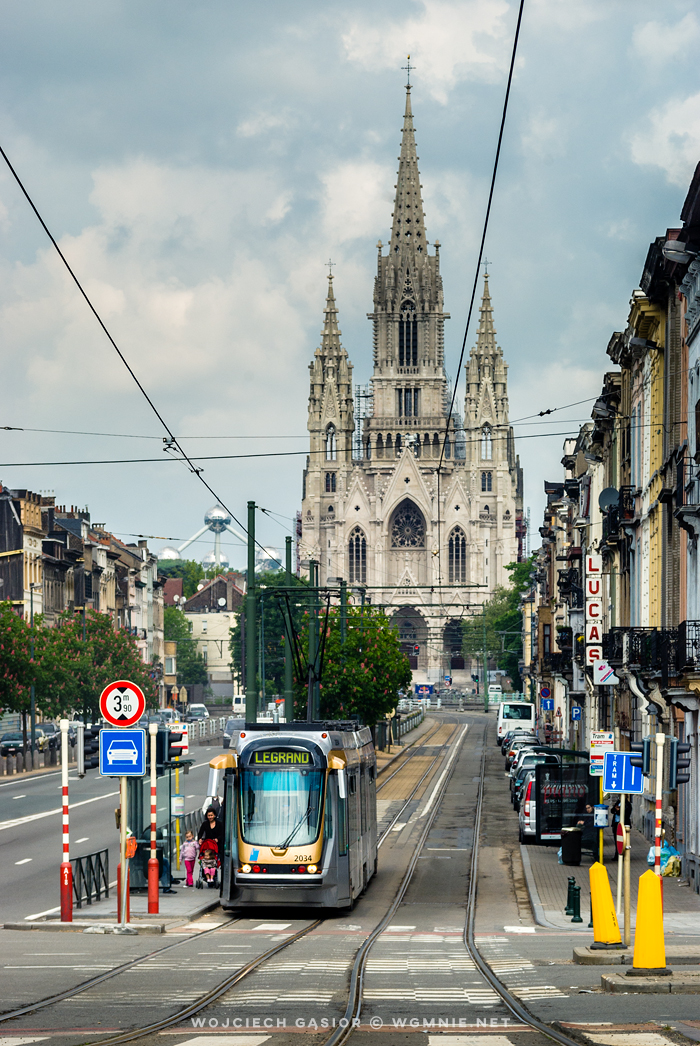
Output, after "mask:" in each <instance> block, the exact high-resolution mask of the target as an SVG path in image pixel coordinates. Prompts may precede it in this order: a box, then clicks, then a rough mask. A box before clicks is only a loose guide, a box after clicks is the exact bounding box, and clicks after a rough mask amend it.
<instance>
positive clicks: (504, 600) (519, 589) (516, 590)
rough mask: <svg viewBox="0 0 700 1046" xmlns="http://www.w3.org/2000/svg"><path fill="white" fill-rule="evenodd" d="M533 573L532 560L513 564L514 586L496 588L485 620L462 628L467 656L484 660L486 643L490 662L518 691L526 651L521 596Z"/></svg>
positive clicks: (478, 619)
mask: <svg viewBox="0 0 700 1046" xmlns="http://www.w3.org/2000/svg"><path fill="white" fill-rule="evenodd" d="M531 569H532V560H531V559H528V560H526V561H525V562H524V563H510V564H509V565H508V566H507V567H506V570H507V571H508V572H509V573H510V585H508V587H505V586H499V587H498V588H496V590H495V591H494V594H493V599H491V600H490V601H489V602H488V603H487V604H486V606H485V607H484V613H483V616H482V615H479V616H478V617H471V618H468V619H467V620H465V621H464V622H463V625H462V628H463V641H462V642H463V649H464V653H465V654H466V656H467V657H478V658H481V657H482V655H483V651H484V643H485V645H486V652H487V655H488V658H489V659H491V660H493V661H495V663H496V667H497V668H500V669H501V670H502V671H504V672H505V674H506V675H507V676H509V678H510V680H511V683H512V685H513V688H514V689H515V690H520V689H521V687H522V681H521V679H520V672H519V669H518V662H519V661H520V658H521V657H522V651H523V641H522V612H521V610H520V596H521V594H522V593H523V592H524V591H525V589H526V588H528V586H529V584H530V571H531ZM484 622H485V625H486V637H485V640H484Z"/></svg>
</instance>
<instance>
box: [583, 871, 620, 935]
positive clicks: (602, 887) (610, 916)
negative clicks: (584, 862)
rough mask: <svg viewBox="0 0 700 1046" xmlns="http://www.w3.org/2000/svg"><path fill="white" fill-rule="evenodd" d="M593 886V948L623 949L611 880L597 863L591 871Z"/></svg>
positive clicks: (589, 873)
mask: <svg viewBox="0 0 700 1046" xmlns="http://www.w3.org/2000/svg"><path fill="white" fill-rule="evenodd" d="M588 875H589V880H590V884H591V910H592V912H593V940H594V943H593V944H592V945H591V947H592V948H597V949H603V948H622V947H623V945H622V937H621V936H620V927H619V926H618V922H617V915H616V914H615V904H614V902H613V896H612V891H611V889H610V880H609V879H608V870H607V868H606V867H605V866H604V865H602V864H601V863H600V861H596V862H595V864H592V865H591V867H590V869H589V871H588Z"/></svg>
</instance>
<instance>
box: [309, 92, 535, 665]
mask: <svg viewBox="0 0 700 1046" xmlns="http://www.w3.org/2000/svg"><path fill="white" fill-rule="evenodd" d="M392 219H393V225H392V232H391V240H390V242H389V244H388V245H387V246H386V249H385V247H384V245H383V244H382V243H381V241H380V242H379V243H378V245H377V251H378V256H377V276H376V278H375V281H374V297H373V309H372V312H371V313H370V314H369V319H370V320H371V322H372V328H373V374H372V379H371V391H369V392H368V393H367V396H366V399H365V403H367V402H369V407H368V409H362V410H359V409H356V408H358V407H359V404H356V403H355V402H354V399H353V384H352V370H353V368H352V363H351V362H350V359H349V356H348V353H347V352H346V350H345V348H344V347H343V345H342V342H341V331H340V328H339V326H338V308H337V305H336V300H335V292H334V281H333V277H332V276H329V278H328V295H327V300H326V308H325V319H324V326H323V332H322V338H321V344H320V346H319V348H318V349H317V350H316V353H315V356H314V359H313V361H312V363H311V365H310V395H309V410H308V429H309V441H310V450H309V457H308V459H307V465H306V469H305V472H304V485H303V500H302V512H301V524H302V533H301V542H300V545H301V559H302V564H306V566H307V568H308V564H309V562H310V561H312V560H313V561H315V562H317V563H318V565H319V580H320V583H321V584H326V583H327V582H329V581H331V580H332V579H339V578H343V579H345V580H346V581H347V582H348V584H349V586H350V588H351V590H353V589H355V590H357V591H356V593H355V599H356V600H357V601H359V600H360V599H364V600H366V601H370V602H372V603H374V604H377V605H382V606H384V607H385V608H386V610H387V613H388V614H389V616H390V617H391V618H392V620H393V621H395V622H396V624H397V626H398V629H399V632H400V636H401V640H402V644H403V648H404V650H405V651H406V653H407V654H408V655H409V657H410V659H411V667H412V668H413V671H414V681H415V682H417V683H422V682H434V681H435V682H436V681H438V680H440V679H441V678H442V677H443V676H445V675H450V676H452V677H453V679H454V681H455V682H456V683H458V682H461V681H466V679H468V677H469V671H470V669H469V666H468V665H467V666H465V664H464V658H463V655H462V628H461V621H462V619H463V618H464V617H465V615H469V614H473V613H480V612H481V605H482V604H483V603H484V602H485V601H487V600H488V599H489V598H490V597H491V595H492V593H493V590H494V588H495V586H496V585H499V584H504V583H507V580H508V578H507V572H506V570H505V568H506V566H507V565H508V564H509V563H512V562H514V561H516V560H517V559H518V557H519V551H521V549H519V542H521V540H522V473H521V470H520V466H519V462H518V459H517V457H516V455H515V446H514V439H513V432H512V429H511V427H510V425H509V422H508V391H507V365H506V363H505V361H504V358H503V353H502V350H501V349H500V347H499V346H498V344H497V342H496V331H495V328H494V323H493V312H492V304H491V296H490V291H489V284H488V277H486V278H485V281H484V289H483V297H482V301H481V309H480V320H479V329H478V334H477V342H476V345H475V346H474V347H473V348H472V350H471V355H470V357H469V361H468V364H467V367H466V396H465V400H464V415H463V417H462V415H460V414H459V413H458V412H456V411H451V410H450V405H451V400H452V394H451V390H450V387H449V384H448V379H447V375H446V373H445V365H444V324H445V321H446V320H448V319H449V314H448V313H446V312H445V310H444V302H443V289H442V278H441V276H440V244H439V243H438V242H437V241H436V242H435V243H434V244H433V248H434V250H433V253H430V251H429V243H428V240H427V233H426V228H425V216H424V212H423V202H422V195H421V185H420V174H419V171H418V158H417V155H416V143H415V133H414V127H413V115H412V111H411V89H410V87H409V88H407V92H406V108H405V113H404V122H403V133H402V141H401V155H400V157H399V170H398V177H397V183H396V195H395V201H394V211H393V215H392ZM360 414H361V415H362V418H361V423H359V422H358V417H357V416H356V415H358V416H359V415H360ZM356 425H357V429H356Z"/></svg>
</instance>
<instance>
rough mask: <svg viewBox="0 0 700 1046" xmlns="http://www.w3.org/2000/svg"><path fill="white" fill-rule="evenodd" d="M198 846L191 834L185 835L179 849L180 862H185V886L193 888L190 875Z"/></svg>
mask: <svg viewBox="0 0 700 1046" xmlns="http://www.w3.org/2000/svg"><path fill="white" fill-rule="evenodd" d="M198 851H199V846H198V845H197V842H196V840H195V838H194V836H193V834H192V832H186V833H185V841H184V842H183V844H182V846H181V847H180V860H181V861H184V862H185V868H186V869H187V879H186V881H185V886H194V882H193V881H192V873H193V871H194V862H195V861H196V860H197V853H198Z"/></svg>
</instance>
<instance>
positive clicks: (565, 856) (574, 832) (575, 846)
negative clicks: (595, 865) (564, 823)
mask: <svg viewBox="0 0 700 1046" xmlns="http://www.w3.org/2000/svg"><path fill="white" fill-rule="evenodd" d="M561 859H562V862H563V863H564V864H580V863H581V829H580V828H562V830H561Z"/></svg>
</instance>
